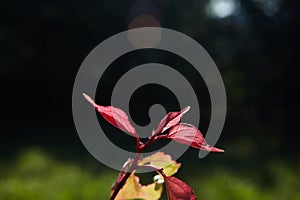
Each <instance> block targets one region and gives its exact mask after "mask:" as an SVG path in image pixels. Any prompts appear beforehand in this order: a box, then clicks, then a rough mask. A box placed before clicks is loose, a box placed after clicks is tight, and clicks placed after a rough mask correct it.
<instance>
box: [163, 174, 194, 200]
mask: <svg viewBox="0 0 300 200" xmlns="http://www.w3.org/2000/svg"><path fill="white" fill-rule="evenodd" d="M165 181H166V186H167V187H166V189H167V192H168V199H169V200H196V199H197V197H196V195H195V194H194V191H193V189H192V188H191V187H190V186H189V185H188V184H186V183H185V182H183V181H182V180H180V179H178V178H175V177H173V176H166V177H165Z"/></svg>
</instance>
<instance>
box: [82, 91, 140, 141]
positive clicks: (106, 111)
mask: <svg viewBox="0 0 300 200" xmlns="http://www.w3.org/2000/svg"><path fill="white" fill-rule="evenodd" d="M83 96H84V98H85V99H86V100H87V101H88V102H90V103H91V104H92V105H93V106H94V108H95V109H96V110H97V111H98V112H99V113H100V114H101V116H102V117H103V118H104V119H106V120H107V121H108V122H109V123H111V124H112V125H114V126H115V127H116V128H118V129H120V130H122V131H124V132H126V133H130V134H132V135H133V136H134V137H138V135H137V133H136V131H135V128H134V127H133V126H132V125H131V123H130V121H129V119H128V116H127V115H126V113H125V112H124V111H123V110H121V109H119V108H115V107H113V106H100V105H97V104H96V103H95V102H94V100H93V99H92V98H91V97H89V96H88V95H86V94H83Z"/></svg>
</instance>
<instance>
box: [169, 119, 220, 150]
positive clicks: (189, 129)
mask: <svg viewBox="0 0 300 200" xmlns="http://www.w3.org/2000/svg"><path fill="white" fill-rule="evenodd" d="M166 137H167V138H169V139H172V140H175V141H176V142H178V143H181V144H187V145H189V146H192V147H194V148H196V149H201V150H204V151H212V152H224V150H222V149H218V148H216V147H212V146H210V145H208V144H207V142H206V141H205V139H204V137H203V135H202V133H201V132H200V131H199V130H198V129H197V127H195V126H193V125H191V124H184V123H181V124H178V125H176V126H173V127H172V128H171V129H170V131H169V133H168V134H167V135H166Z"/></svg>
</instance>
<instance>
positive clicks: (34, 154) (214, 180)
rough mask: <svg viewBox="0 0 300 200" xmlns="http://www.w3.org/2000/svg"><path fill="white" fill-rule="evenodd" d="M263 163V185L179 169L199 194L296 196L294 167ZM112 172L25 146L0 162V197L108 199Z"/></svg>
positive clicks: (226, 199) (232, 198)
mask: <svg viewBox="0 0 300 200" xmlns="http://www.w3.org/2000/svg"><path fill="white" fill-rule="evenodd" d="M246 167H247V168H248V169H249V174H251V173H253V172H254V171H253V169H251V166H245V168H246ZM267 168H268V171H269V173H270V176H271V177H272V180H273V181H271V182H270V183H267V184H265V183H262V182H261V181H258V179H255V178H251V176H247V175H242V174H241V173H240V172H239V171H237V172H229V171H227V170H220V169H219V168H218V167H217V166H216V168H213V169H210V170H211V171H210V173H207V172H204V171H202V170H199V169H195V170H193V173H191V172H190V171H189V170H187V168H183V169H181V173H182V174H184V177H185V179H187V180H186V181H187V182H188V183H189V184H190V185H191V186H192V187H193V188H194V190H195V192H196V193H197V196H198V197H199V199H204V200H216V199H222V200H253V199H255V200H282V199H287V200H289V199H293V200H300V193H299V188H300V182H299V180H300V174H299V173H298V172H297V170H296V169H293V168H292V167H291V166H288V165H286V164H284V163H283V162H274V163H272V164H270V166H267ZM117 174H118V172H116V171H112V170H105V171H101V172H98V173H97V172H95V171H93V170H91V169H90V168H88V167H84V166H80V165H78V164H74V163H70V162H62V161H58V160H56V159H53V158H52V157H51V156H49V155H48V154H46V153H45V152H43V151H40V150H31V151H27V152H24V153H23V154H21V155H20V156H19V157H18V159H16V160H15V161H10V162H4V161H0V199H5V200H32V199H43V200H44V199H45V200H77V199H78V200H82V199H84V200H96V199H97V200H98V199H109V196H110V194H109V191H110V187H111V183H113V182H114V180H115V178H116V176H117ZM189 176H190V177H189ZM257 176H259V174H258V175H257Z"/></svg>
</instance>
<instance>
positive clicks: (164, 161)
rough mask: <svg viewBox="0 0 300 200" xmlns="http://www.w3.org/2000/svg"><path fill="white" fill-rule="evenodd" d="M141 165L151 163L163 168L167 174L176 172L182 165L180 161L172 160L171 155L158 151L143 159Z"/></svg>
mask: <svg viewBox="0 0 300 200" xmlns="http://www.w3.org/2000/svg"><path fill="white" fill-rule="evenodd" d="M139 165H150V166H152V167H155V168H158V169H161V168H163V171H164V173H165V174H166V175H167V176H171V175H173V174H175V173H176V172H177V170H178V169H179V168H180V166H181V164H180V163H177V162H176V161H175V160H172V158H171V156H170V155H167V154H165V153H163V152H157V153H154V154H152V155H150V156H148V157H146V158H143V159H141V160H140V162H139Z"/></svg>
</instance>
